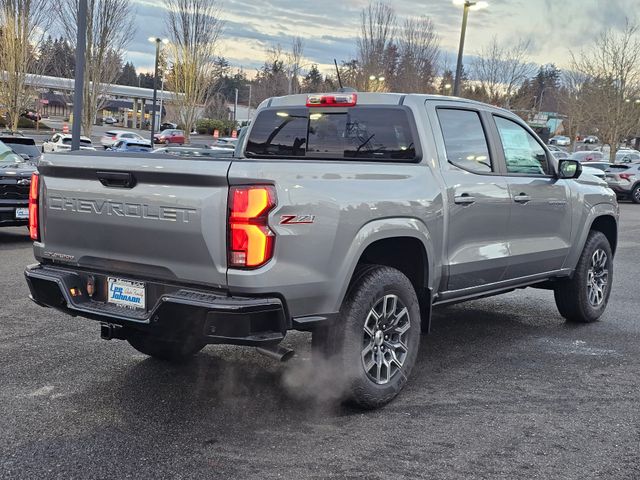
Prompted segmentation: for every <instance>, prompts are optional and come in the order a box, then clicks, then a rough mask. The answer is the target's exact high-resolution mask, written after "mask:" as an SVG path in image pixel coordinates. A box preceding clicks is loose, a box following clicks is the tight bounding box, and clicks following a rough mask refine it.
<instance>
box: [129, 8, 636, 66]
mask: <svg viewBox="0 0 640 480" xmlns="http://www.w3.org/2000/svg"><path fill="white" fill-rule="evenodd" d="M133 1H134V4H135V6H136V10H137V17H136V27H137V28H136V32H135V35H134V38H133V40H132V42H131V43H130V45H129V47H128V51H127V52H126V54H125V59H126V60H128V61H132V62H133V63H134V64H135V65H136V67H137V68H138V70H139V71H150V70H151V69H152V67H153V54H154V46H153V45H152V44H150V43H149V41H148V38H149V37H150V36H163V34H164V33H165V28H164V10H163V8H162V1H161V0H133ZM488 2H489V7H488V8H486V9H484V10H479V11H472V12H470V14H469V23H468V27H467V39H466V44H465V55H466V56H467V58H468V57H470V56H473V55H474V53H477V52H479V50H480V49H481V48H482V47H483V46H484V45H485V44H486V43H488V42H489V40H490V39H491V38H492V37H493V36H494V35H495V36H497V38H498V40H499V41H501V42H506V43H517V42H518V41H520V40H523V39H524V40H529V41H530V42H531V43H530V44H531V60H532V61H533V62H535V63H538V64H547V63H555V64H556V65H557V66H559V67H561V68H562V67H566V66H568V63H569V50H572V51H575V52H577V51H579V50H580V49H581V48H583V47H585V46H588V45H589V44H590V43H591V42H593V41H594V40H595V39H596V38H597V36H598V35H599V34H600V33H602V31H603V30H605V29H606V28H612V29H620V28H623V27H624V25H625V21H626V18H627V17H629V18H633V16H634V15H637V13H636V12H637V11H638V6H639V4H640V0H488ZM368 3H369V1H368V0H321V1H313V2H310V1H304V0H302V1H300V0H263V1H260V0H256V1H251V0H223V1H222V9H223V15H222V18H223V21H224V25H225V27H224V33H223V37H222V40H221V42H220V47H219V54H220V55H221V56H223V57H225V58H227V59H228V60H229V61H230V63H231V64H232V65H233V66H234V67H242V68H243V69H244V70H245V71H247V72H248V73H251V72H254V71H255V70H256V69H257V68H259V67H260V65H262V63H263V62H264V60H265V58H266V51H267V49H268V48H269V47H270V46H272V45H275V44H280V45H282V47H283V49H286V48H287V47H288V46H289V45H290V44H291V39H292V38H293V37H294V36H296V35H299V36H301V37H302V38H303V39H304V44H305V47H304V57H305V60H304V64H305V65H306V64H309V65H310V64H312V63H317V64H319V65H320V68H321V70H323V71H325V72H328V71H329V70H330V68H331V65H332V63H333V59H334V58H336V59H337V60H338V63H340V62H341V61H343V60H350V59H352V58H354V57H355V53H356V37H357V35H358V29H359V15H360V11H361V10H362V8H363V7H365V6H367V5H368ZM386 3H387V4H389V5H391V6H392V7H393V8H394V9H395V11H396V13H397V15H398V17H399V18H400V19H402V18H404V17H407V16H421V15H426V16H429V17H430V18H431V19H432V20H433V22H434V24H435V27H436V31H437V32H438V34H439V36H440V42H441V48H442V50H443V53H444V57H443V58H444V59H445V62H448V66H450V67H454V66H455V65H454V64H455V58H456V52H457V49H458V42H459V36H460V26H461V22H462V8H461V7H459V6H456V5H454V4H453V2H452V0H389V1H387V2H386ZM304 70H305V68H303V71H304Z"/></svg>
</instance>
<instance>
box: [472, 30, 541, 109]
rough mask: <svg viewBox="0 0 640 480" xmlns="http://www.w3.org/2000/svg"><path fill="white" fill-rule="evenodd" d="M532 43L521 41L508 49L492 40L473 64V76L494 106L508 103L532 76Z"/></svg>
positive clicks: (494, 38)
mask: <svg viewBox="0 0 640 480" xmlns="http://www.w3.org/2000/svg"><path fill="white" fill-rule="evenodd" d="M529 46H530V42H528V41H521V42H518V43H516V44H515V45H513V46H511V47H508V46H504V45H500V44H499V43H498V39H497V38H496V37H493V39H492V40H491V42H489V44H488V45H487V46H486V47H485V48H483V49H482V50H481V51H480V53H479V54H478V56H477V57H476V59H475V60H474V61H473V63H472V65H471V74H472V77H473V78H474V79H475V80H477V81H478V82H479V84H480V85H479V86H480V88H481V90H483V91H484V92H485V93H486V96H487V98H486V100H487V101H488V102H490V103H493V104H495V105H499V104H503V103H506V104H507V106H508V102H509V98H511V95H513V94H514V93H515V92H516V90H517V89H518V87H519V86H520V85H521V84H522V82H523V81H524V80H525V79H526V78H528V77H529V76H530V75H531V74H532V73H533V67H532V65H531V64H530V63H529V62H527V56H528V52H529Z"/></svg>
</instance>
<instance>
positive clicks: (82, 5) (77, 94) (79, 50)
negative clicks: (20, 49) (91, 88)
mask: <svg viewBox="0 0 640 480" xmlns="http://www.w3.org/2000/svg"><path fill="white" fill-rule="evenodd" d="M86 50H87V0H79V1H78V33H77V36H76V78H75V82H74V86H73V125H72V126H71V150H80V135H81V133H82V110H83V105H82V101H83V99H84V67H85V52H86Z"/></svg>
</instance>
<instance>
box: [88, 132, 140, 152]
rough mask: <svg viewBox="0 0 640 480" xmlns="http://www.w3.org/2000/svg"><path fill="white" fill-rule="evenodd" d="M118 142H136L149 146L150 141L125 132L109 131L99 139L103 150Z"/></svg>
mask: <svg viewBox="0 0 640 480" xmlns="http://www.w3.org/2000/svg"><path fill="white" fill-rule="evenodd" d="M118 140H136V141H137V142H138V143H147V144H149V146H151V140H147V139H146V138H144V137H142V136H140V135H138V134H137V133H134V132H129V131H127V130H109V131H108V132H106V133H105V134H104V135H103V136H102V137H101V138H100V144H101V145H102V146H103V147H104V148H105V149H107V148H109V147H111V146H113V145H114V144H115V143H116V142H117V141H118Z"/></svg>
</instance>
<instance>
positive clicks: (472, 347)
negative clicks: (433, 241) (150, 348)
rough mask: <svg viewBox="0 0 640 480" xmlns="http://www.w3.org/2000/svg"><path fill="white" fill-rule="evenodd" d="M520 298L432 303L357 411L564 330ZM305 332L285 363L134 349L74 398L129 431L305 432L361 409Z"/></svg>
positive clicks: (404, 400)
mask: <svg viewBox="0 0 640 480" xmlns="http://www.w3.org/2000/svg"><path fill="white" fill-rule="evenodd" d="M520 303H521V302H519V301H516V302H513V301H510V302H509V301H507V302H506V303H505V305H506V307H505V305H502V309H501V310H505V309H506V311H496V307H497V306H499V305H500V304H498V303H497V302H495V301H480V302H474V303H471V304H467V305H466V306H465V307H461V306H453V307H447V308H442V309H439V310H437V311H436V313H435V314H434V320H433V326H432V335H430V336H425V337H423V338H422V340H421V352H420V355H419V359H418V362H417V365H416V367H415V369H414V371H413V374H412V376H411V379H410V381H409V383H408V384H407V386H406V388H405V390H404V391H403V392H402V393H401V394H400V396H399V397H398V398H397V399H396V400H395V401H394V402H392V403H391V404H390V405H389V406H387V407H385V408H383V409H380V410H378V411H373V412H366V413H364V414H365V415H367V416H370V417H371V418H378V417H380V416H381V415H385V411H386V412H389V411H398V410H400V411H402V410H403V409H407V408H409V409H414V408H420V409H425V410H426V409H428V408H430V406H431V404H432V402H433V401H434V398H433V397H434V396H437V395H438V393H437V392H440V391H441V390H443V389H450V388H451V385H452V382H456V381H458V380H460V377H461V375H462V376H465V377H466V376H470V375H474V374H475V373H476V372H478V371H479V370H485V371H486V370H495V371H496V376H498V378H499V375H501V373H500V371H502V369H503V368H504V366H505V364H507V363H508V365H509V367H510V368H518V365H519V362H526V361H527V357H526V355H519V351H520V346H521V345H523V344H527V343H531V342H534V343H535V341H536V339H539V338H540V337H541V336H542V337H544V336H546V335H559V336H562V335H570V332H567V331H566V327H565V326H564V322H563V321H562V319H561V318H560V317H559V315H558V314H557V311H555V306H553V304H552V303H551V305H539V306H538V308H537V309H536V313H535V318H534V319H533V320H532V319H531V318H529V317H528V315H529V314H528V313H527V312H526V311H524V312H523V308H525V306H524V304H520ZM517 312H519V313H517ZM536 318H537V320H535V319H536ZM550 330H551V331H553V332H554V333H550V332H549V331H550ZM308 341H309V336H308V335H304V334H299V335H297V336H295V337H294V338H293V340H292V341H291V342H290V343H289V345H290V346H291V347H293V348H295V349H296V350H297V351H298V355H297V356H296V357H295V358H294V359H293V360H291V361H290V362H289V363H287V364H278V363H276V362H274V361H272V360H270V359H266V358H264V357H262V356H261V355H259V354H257V353H255V351H254V350H252V349H242V348H237V347H228V346H213V347H207V349H206V350H205V351H204V352H202V353H201V354H199V355H197V356H196V357H195V358H194V360H193V361H192V362H189V363H187V364H184V365H177V366H175V365H167V364H165V363H162V362H159V361H156V360H153V359H149V358H144V359H143V358H142V357H140V356H137V355H136V356H135V357H133V358H134V360H133V362H130V363H128V364H127V365H126V366H122V367H121V368H120V369H116V370H114V371H113V375H110V376H109V378H106V379H103V381H101V382H98V383H94V384H92V385H89V386H87V388H84V389H83V391H82V393H81V394H80V395H79V396H78V398H77V401H78V402H79V403H81V404H82V406H81V407H80V408H81V409H82V410H86V409H88V410H89V411H91V412H93V414H96V412H103V413H102V414H101V415H102V416H104V417H107V418H108V417H109V416H113V415H116V416H117V418H118V422H117V423H118V424H119V425H120V426H121V427H123V428H125V429H127V430H130V431H133V432H144V431H146V432H147V433H149V432H150V431H151V430H153V429H160V430H162V431H172V432H174V433H173V434H174V435H177V436H181V435H187V436H191V437H195V438H200V439H201V440H202V442H212V441H217V440H216V438H219V437H220V436H224V435H229V434H231V435H237V434H241V435H245V436H248V437H247V438H249V439H250V438H253V437H252V435H253V434H254V436H259V433H260V432H265V431H271V432H273V431H274V430H275V431H280V430H282V429H283V428H290V426H291V425H296V426H297V427H296V428H300V429H302V430H304V429H307V430H309V431H313V430H314V429H315V428H319V426H320V425H325V426H326V425H327V422H329V424H332V423H333V424H334V425H339V424H340V423H341V422H343V421H347V419H348V418H349V417H352V416H354V415H356V416H358V415H362V414H363V412H362V411H360V410H356V409H354V408H350V407H345V406H341V405H340V403H339V401H338V398H339V396H340V390H339V389H337V390H336V387H335V385H332V384H331V374H332V372H331V371H329V372H327V371H323V369H324V368H325V366H323V365H319V366H318V365H316V363H315V362H314V361H313V360H312V359H311V356H310V352H309V345H308ZM534 354H535V353H534ZM505 359H506V360H505ZM500 362H504V364H502V365H501V364H500ZM332 389H334V391H331V390H332ZM214 433H215V434H214ZM136 435H137V433H136ZM212 435H213V436H212ZM214 437H215V438H214ZM247 441H248V442H250V440H247Z"/></svg>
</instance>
